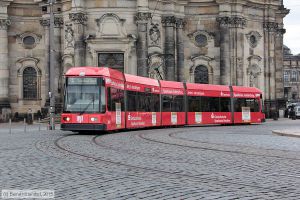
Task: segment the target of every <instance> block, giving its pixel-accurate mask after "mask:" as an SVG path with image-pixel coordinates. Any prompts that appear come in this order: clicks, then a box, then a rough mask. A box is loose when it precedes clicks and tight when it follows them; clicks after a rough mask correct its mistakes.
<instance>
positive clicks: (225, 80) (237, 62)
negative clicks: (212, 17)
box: [217, 16, 246, 85]
mask: <svg viewBox="0 0 300 200" xmlns="http://www.w3.org/2000/svg"><path fill="white" fill-rule="evenodd" d="M217 22H219V25H220V43H221V44H220V65H221V66H220V70H221V71H220V74H221V84H223V85H242V84H243V73H242V71H243V63H242V60H243V57H244V53H243V52H244V46H243V43H244V34H243V31H242V30H243V28H244V27H245V26H246V20H245V19H244V18H243V17H239V16H230V17H218V18H217Z"/></svg>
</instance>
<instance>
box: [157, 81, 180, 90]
mask: <svg viewBox="0 0 300 200" xmlns="http://www.w3.org/2000/svg"><path fill="white" fill-rule="evenodd" d="M159 82H160V86H161V87H162V88H176V89H184V85H183V83H182V82H175V81H163V80H159Z"/></svg>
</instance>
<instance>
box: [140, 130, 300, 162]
mask: <svg viewBox="0 0 300 200" xmlns="http://www.w3.org/2000/svg"><path fill="white" fill-rule="evenodd" d="M178 133H181V131H177V132H172V133H169V134H168V136H169V137H170V138H175V139H177V140H182V141H190V142H195V143H198V144H206V145H220V146H221V145H222V146H226V147H232V146H235V147H247V148H251V147H250V146H243V145H234V144H233V145H224V144H219V143H211V142H201V141H194V140H188V139H182V138H177V137H174V135H175V134H178ZM148 134H150V133H140V134H138V137H140V138H142V139H144V140H146V141H149V142H154V143H160V144H164V145H171V146H178V147H183V148H191V149H199V150H206V151H216V152H223V153H233V154H242V155H249V156H260V157H270V158H277V159H283V160H298V161H300V158H287V157H283V156H276V155H263V154H257V153H247V152H242V151H236V150H224V149H217V148H210V147H200V146H189V145H183V144H176V143H169V142H165V141H160V140H155V139H150V138H147V137H146V135H148ZM256 149H261V150H264V151H266V150H267V151H278V150H277V149H263V148H256ZM280 151H283V152H290V151H284V150H280ZM295 152H296V151H295Z"/></svg>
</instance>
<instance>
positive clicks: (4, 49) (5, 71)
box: [0, 18, 10, 118]
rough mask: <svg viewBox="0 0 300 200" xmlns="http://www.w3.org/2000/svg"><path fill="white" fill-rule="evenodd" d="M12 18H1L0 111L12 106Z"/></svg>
mask: <svg viewBox="0 0 300 200" xmlns="http://www.w3.org/2000/svg"><path fill="white" fill-rule="evenodd" d="M9 25H10V20H8V19H7V18H2V19H0V61H1V62H0V113H2V114H3V112H4V111H3V109H5V108H10V104H9V93H8V87H9V68H8V37H7V28H8V26H9ZM0 118H1V116H0Z"/></svg>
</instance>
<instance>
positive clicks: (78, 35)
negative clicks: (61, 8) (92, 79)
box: [69, 12, 87, 67]
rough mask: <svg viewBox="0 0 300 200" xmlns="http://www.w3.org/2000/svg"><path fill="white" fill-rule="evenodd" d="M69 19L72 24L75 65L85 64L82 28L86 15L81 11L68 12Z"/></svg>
mask: <svg viewBox="0 0 300 200" xmlns="http://www.w3.org/2000/svg"><path fill="white" fill-rule="evenodd" d="M69 18H70V20H71V21H72V22H73V24H74V26H73V27H74V40H75V45H74V62H75V66H76V67H80V66H84V65H85V42H84V28H85V24H86V21H87V16H86V14H85V13H83V12H77V13H70V14H69Z"/></svg>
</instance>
